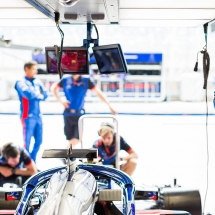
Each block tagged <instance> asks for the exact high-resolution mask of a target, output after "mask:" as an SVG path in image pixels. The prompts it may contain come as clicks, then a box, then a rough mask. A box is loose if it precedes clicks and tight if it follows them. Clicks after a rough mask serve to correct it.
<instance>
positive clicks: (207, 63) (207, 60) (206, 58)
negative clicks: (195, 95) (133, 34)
mask: <svg viewBox="0 0 215 215" xmlns="http://www.w3.org/2000/svg"><path fill="white" fill-rule="evenodd" d="M212 21H214V20H212ZM212 21H210V22H212ZM210 22H208V23H210ZM208 23H206V24H204V25H203V28H204V34H205V46H204V47H203V49H202V51H200V53H201V54H203V77H204V85H203V89H205V102H206V122H205V126H206V145H207V164H206V165H207V170H206V171H207V173H206V175H207V176H206V178H207V179H206V192H205V198H204V204H203V215H204V214H205V205H206V201H207V194H208V184H209V143H208V95H207V87H208V75H209V70H210V56H209V53H208V51H207V46H208V43H207V38H208ZM198 54H199V52H198V53H197V61H196V64H195V67H194V71H195V72H197V71H198Z"/></svg>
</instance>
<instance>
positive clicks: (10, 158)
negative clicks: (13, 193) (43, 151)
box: [0, 143, 37, 187]
mask: <svg viewBox="0 0 215 215" xmlns="http://www.w3.org/2000/svg"><path fill="white" fill-rule="evenodd" d="M36 173H37V169H36V166H35V163H34V161H33V160H32V159H31V157H30V155H29V153H28V152H27V151H26V150H25V149H24V148H22V147H19V146H16V145H14V144H13V143H7V144H5V145H4V146H3V147H2V149H1V156H0V186H1V187H2V186H3V184H5V183H16V184H17V181H19V183H20V180H17V179H18V178H19V179H20V178H21V179H22V180H21V181H22V182H21V184H23V183H24V182H25V181H26V180H27V179H28V178H29V177H30V176H32V175H34V174H36Z"/></svg>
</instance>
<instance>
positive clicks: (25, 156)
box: [0, 146, 32, 169]
mask: <svg viewBox="0 0 215 215" xmlns="http://www.w3.org/2000/svg"><path fill="white" fill-rule="evenodd" d="M17 148H18V149H19V152H20V158H19V163H18V164H17V165H16V167H15V168H17V169H21V168H23V167H24V166H28V165H30V164H31V162H32V160H31V157H30V155H29V153H28V152H27V151H26V149H24V148H21V147H18V146H17ZM0 166H9V165H8V164H7V161H6V159H5V158H4V157H3V156H2V155H0Z"/></svg>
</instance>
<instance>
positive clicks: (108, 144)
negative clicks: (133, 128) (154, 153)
mask: <svg viewBox="0 0 215 215" xmlns="http://www.w3.org/2000/svg"><path fill="white" fill-rule="evenodd" d="M98 134H99V136H101V139H99V140H96V141H95V143H94V144H93V148H97V149H98V156H99V157H100V158H101V159H102V163H103V164H104V165H113V166H114V167H115V161H116V150H115V144H116V133H115V132H114V126H113V125H112V124H110V123H108V122H104V123H102V124H101V127H100V129H99V131H98ZM119 138H120V150H124V151H126V152H127V153H128V155H127V156H126V157H124V158H122V160H123V161H124V162H123V163H124V164H122V165H121V166H120V169H121V170H122V171H123V172H125V173H127V174H128V175H130V176H131V175H132V174H133V172H134V170H135V169H136V166H137V162H136V160H137V158H138V155H137V153H136V152H135V151H134V150H133V149H132V148H131V147H130V146H129V145H128V143H127V142H126V141H125V140H124V138H123V137H121V136H120V137H119Z"/></svg>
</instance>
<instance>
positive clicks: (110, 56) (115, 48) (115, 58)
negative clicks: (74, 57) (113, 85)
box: [93, 44, 128, 74]
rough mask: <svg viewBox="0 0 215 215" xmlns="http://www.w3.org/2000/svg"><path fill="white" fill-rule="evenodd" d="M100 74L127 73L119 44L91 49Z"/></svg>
mask: <svg viewBox="0 0 215 215" xmlns="http://www.w3.org/2000/svg"><path fill="white" fill-rule="evenodd" d="M93 53H94V56H95V59H96V63H97V65H98V68H99V72H100V74H110V73H127V72H128V71H127V65H126V61H125V59H124V55H123V53H122V50H121V47H120V45H119V44H115V45H107V46H96V47H93Z"/></svg>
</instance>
